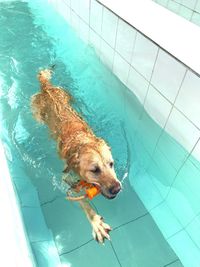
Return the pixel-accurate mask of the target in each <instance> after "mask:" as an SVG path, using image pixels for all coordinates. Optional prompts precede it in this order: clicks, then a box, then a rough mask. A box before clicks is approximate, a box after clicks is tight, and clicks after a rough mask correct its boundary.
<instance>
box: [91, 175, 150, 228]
mask: <svg viewBox="0 0 200 267" xmlns="http://www.w3.org/2000/svg"><path fill="white" fill-rule="evenodd" d="M93 202H94V204H95V206H96V207H97V209H98V212H99V214H100V215H101V216H103V217H104V218H105V222H106V223H108V224H110V226H111V227H112V228H114V227H116V226H119V225H121V224H123V223H126V222H128V221H130V220H133V219H136V218H137V217H140V216H142V215H144V214H145V213H147V210H146V208H145V207H144V205H143V204H142V202H141V200H140V199H139V197H138V196H137V194H136V192H135V191H134V190H133V189H132V187H131V185H130V184H129V182H128V180H125V182H124V183H123V190H122V192H120V193H119V194H118V196H117V197H116V198H115V199H113V200H108V199H106V198H104V197H102V196H100V197H98V198H96V199H94V201H93Z"/></svg>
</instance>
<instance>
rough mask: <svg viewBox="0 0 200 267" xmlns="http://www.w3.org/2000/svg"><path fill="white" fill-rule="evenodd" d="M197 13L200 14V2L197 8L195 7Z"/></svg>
mask: <svg viewBox="0 0 200 267" xmlns="http://www.w3.org/2000/svg"><path fill="white" fill-rule="evenodd" d="M195 11H197V12H199V13H200V1H199V0H198V1H197V4H196V7H195Z"/></svg>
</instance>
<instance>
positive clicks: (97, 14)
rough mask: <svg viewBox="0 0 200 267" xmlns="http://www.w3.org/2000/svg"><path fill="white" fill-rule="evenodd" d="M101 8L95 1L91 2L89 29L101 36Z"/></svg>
mask: <svg viewBox="0 0 200 267" xmlns="http://www.w3.org/2000/svg"><path fill="white" fill-rule="evenodd" d="M102 14H103V6H102V5H101V4H99V3H98V2H97V1H96V0H91V11H90V27H91V28H92V29H93V30H94V31H95V32H96V33H98V34H99V35H101V25H102Z"/></svg>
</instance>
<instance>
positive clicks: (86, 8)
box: [72, 0, 90, 25]
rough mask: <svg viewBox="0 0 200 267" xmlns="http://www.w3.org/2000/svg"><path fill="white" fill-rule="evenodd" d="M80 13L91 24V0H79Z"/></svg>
mask: <svg viewBox="0 0 200 267" xmlns="http://www.w3.org/2000/svg"><path fill="white" fill-rule="evenodd" d="M72 2H73V0H72ZM78 15H79V16H80V17H81V18H82V19H83V20H84V21H85V22H86V23H87V24H88V25H89V22H90V20H89V19H90V0H79V14H78Z"/></svg>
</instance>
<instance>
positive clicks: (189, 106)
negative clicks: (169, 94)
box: [175, 71, 200, 128]
mask: <svg viewBox="0 0 200 267" xmlns="http://www.w3.org/2000/svg"><path fill="white" fill-rule="evenodd" d="M175 106H176V107H177V108H178V109H180V110H181V111H182V112H183V113H184V114H185V115H186V116H187V117H188V118H189V119H190V120H191V121H192V122H193V123H194V124H195V125H197V127H198V128H200V115H199V114H200V78H199V77H198V76H197V75H195V74H194V73H192V72H191V71H188V72H187V74H186V77H185V80H184V82H183V85H182V87H181V90H180V92H179V94H178V97H177V100H176V103H175Z"/></svg>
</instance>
